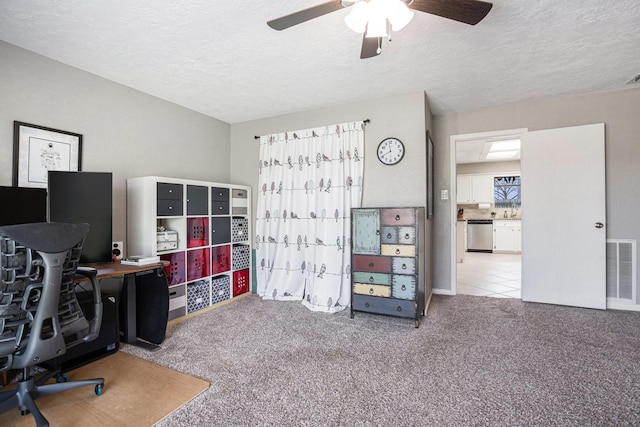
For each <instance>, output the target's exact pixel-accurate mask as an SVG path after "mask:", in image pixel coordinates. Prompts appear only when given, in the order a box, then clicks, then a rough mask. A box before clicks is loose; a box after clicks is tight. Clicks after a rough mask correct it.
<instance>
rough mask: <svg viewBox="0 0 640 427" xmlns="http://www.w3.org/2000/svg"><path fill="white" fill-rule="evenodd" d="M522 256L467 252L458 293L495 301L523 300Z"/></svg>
mask: <svg viewBox="0 0 640 427" xmlns="http://www.w3.org/2000/svg"><path fill="white" fill-rule="evenodd" d="M521 265H522V264H521V257H520V254H488V253H482V252H466V253H465V258H464V262H462V263H459V264H458V270H457V272H458V283H457V293H458V294H465V295H476V296H487V297H495V298H521V295H520V278H521V271H522V268H521Z"/></svg>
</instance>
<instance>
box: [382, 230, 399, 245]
mask: <svg viewBox="0 0 640 427" xmlns="http://www.w3.org/2000/svg"><path fill="white" fill-rule="evenodd" d="M380 242H382V243H385V244H395V243H398V227H389V226H387V227H382V232H381V234H380Z"/></svg>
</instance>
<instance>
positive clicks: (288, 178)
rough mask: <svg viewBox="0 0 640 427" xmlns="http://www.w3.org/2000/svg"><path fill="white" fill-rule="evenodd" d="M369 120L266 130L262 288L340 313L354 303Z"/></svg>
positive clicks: (259, 252)
mask: <svg viewBox="0 0 640 427" xmlns="http://www.w3.org/2000/svg"><path fill="white" fill-rule="evenodd" d="M363 153H364V122H354V123H343V124H338V125H332V126H326V127H319V128H314V129H306V130H301V131H295V132H285V133H280V134H272V135H265V136H262V137H260V165H259V168H260V175H259V176H260V178H259V185H258V196H257V198H258V203H257V209H256V228H255V230H256V237H255V249H256V273H257V292H258V294H259V295H260V296H262V298H264V299H270V300H296V301H302V303H303V304H304V305H305V306H306V307H308V308H309V309H311V310H314V311H325V312H329V313H335V312H338V311H341V310H343V309H345V308H347V307H348V306H349V304H350V302H351V265H350V264H351V231H350V230H351V221H350V216H351V208H357V207H360V205H361V200H362V180H363V173H364V166H363V165H364V158H363Z"/></svg>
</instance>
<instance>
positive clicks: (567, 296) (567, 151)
mask: <svg viewBox="0 0 640 427" xmlns="http://www.w3.org/2000/svg"><path fill="white" fill-rule="evenodd" d="M521 156H522V157H521V161H522V176H523V179H522V213H523V220H522V299H523V300H524V301H533V302H542V303H550V304H561V305H570V306H577V307H587V308H599V309H605V308H606V270H605V260H606V252H605V251H606V231H605V230H606V229H605V227H604V224H606V222H605V203H606V202H605V164H604V124H603V123H599V124H594V125H586V126H576V127H569V128H562V129H550V130H543V131H536V132H529V133H526V134H524V135H523V136H522V154H521Z"/></svg>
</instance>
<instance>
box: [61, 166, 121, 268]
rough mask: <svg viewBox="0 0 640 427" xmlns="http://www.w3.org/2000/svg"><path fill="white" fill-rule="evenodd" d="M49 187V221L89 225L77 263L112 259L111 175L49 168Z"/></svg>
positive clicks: (108, 173)
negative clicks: (51, 169)
mask: <svg viewBox="0 0 640 427" xmlns="http://www.w3.org/2000/svg"><path fill="white" fill-rule="evenodd" d="M48 190H49V197H48V218H49V221H51V222H86V223H88V224H89V233H88V234H87V237H86V238H85V241H84V246H83V247H82V256H81V258H80V262H81V263H97V262H109V261H112V260H113V258H112V254H111V242H112V240H111V234H112V215H113V212H112V191H113V189H112V174H111V173H110V172H63V171H49V176H48Z"/></svg>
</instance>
